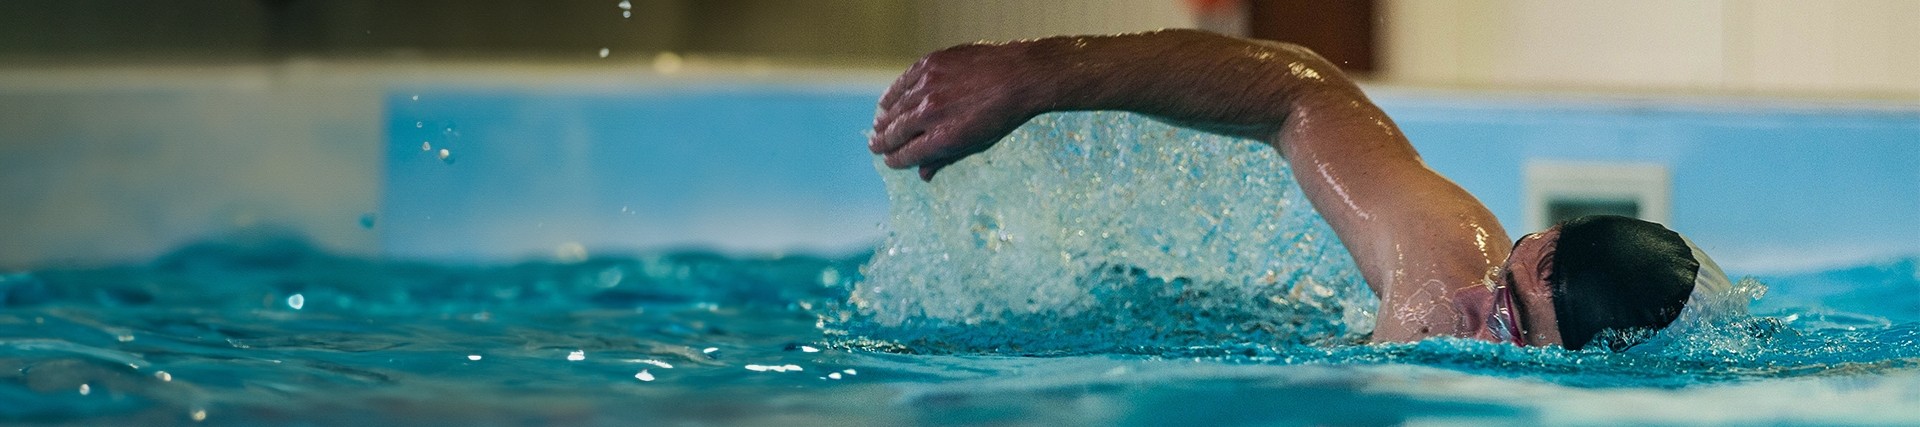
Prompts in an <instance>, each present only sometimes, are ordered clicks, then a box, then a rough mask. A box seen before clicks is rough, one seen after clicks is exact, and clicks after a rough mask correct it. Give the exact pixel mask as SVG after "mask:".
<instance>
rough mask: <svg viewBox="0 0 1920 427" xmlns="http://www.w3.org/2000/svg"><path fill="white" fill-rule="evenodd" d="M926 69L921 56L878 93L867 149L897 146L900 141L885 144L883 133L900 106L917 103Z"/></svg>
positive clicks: (876, 150) (881, 150) (897, 116)
mask: <svg viewBox="0 0 1920 427" xmlns="http://www.w3.org/2000/svg"><path fill="white" fill-rule="evenodd" d="M929 57H931V56H929ZM926 69H927V58H921V59H920V61H919V62H916V63H914V64H913V66H912V67H909V68H907V71H906V72H904V73H900V77H899V78H896V79H894V80H893V85H892V86H890V87H888V88H887V92H886V93H885V94H882V95H880V103H879V104H878V105H877V106H876V107H875V108H874V111H873V136H872V137H870V138H868V140H867V150H868V151H872V152H873V153H874V154H883V153H886V152H887V151H891V150H892V149H893V148H895V147H899V144H898V142H900V141H893V142H894V143H893V144H886V143H885V142H887V141H888V140H887V139H885V138H883V135H886V134H887V128H888V127H890V126H893V125H894V123H895V122H898V121H899V119H900V116H901V115H902V114H903V112H902V111H901V110H902V109H903V108H902V107H911V106H914V105H917V104H919V102H918V98H919V96H918V95H919V94H920V93H921V92H922V91H923V90H924V89H925V86H926V84H925V82H924V80H925V79H923V78H922V77H923V76H924V75H925V74H926ZM903 100H904V101H903Z"/></svg>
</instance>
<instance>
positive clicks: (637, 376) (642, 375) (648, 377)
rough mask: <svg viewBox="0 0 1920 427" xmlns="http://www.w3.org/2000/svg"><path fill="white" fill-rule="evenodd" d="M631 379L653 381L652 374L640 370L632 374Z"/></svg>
mask: <svg viewBox="0 0 1920 427" xmlns="http://www.w3.org/2000/svg"><path fill="white" fill-rule="evenodd" d="M633 378H634V379H638V380H641V381H653V374H652V373H648V372H647V370H645V369H641V370H640V373H638V374H633Z"/></svg>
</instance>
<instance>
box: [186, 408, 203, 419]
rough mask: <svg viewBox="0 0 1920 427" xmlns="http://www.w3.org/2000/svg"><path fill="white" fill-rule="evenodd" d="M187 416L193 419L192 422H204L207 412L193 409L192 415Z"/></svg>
mask: <svg viewBox="0 0 1920 427" xmlns="http://www.w3.org/2000/svg"><path fill="white" fill-rule="evenodd" d="M188 416H190V417H193V420H194V421H206V420H207V410H205V409H195V410H193V413H192V414H189V415H188Z"/></svg>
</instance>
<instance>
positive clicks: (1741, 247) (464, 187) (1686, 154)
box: [379, 83, 1920, 272]
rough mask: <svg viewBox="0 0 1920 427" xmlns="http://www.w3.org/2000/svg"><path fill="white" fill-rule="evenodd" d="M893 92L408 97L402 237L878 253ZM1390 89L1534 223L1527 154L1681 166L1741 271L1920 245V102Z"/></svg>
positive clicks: (545, 245) (1425, 149) (465, 243)
mask: <svg viewBox="0 0 1920 427" xmlns="http://www.w3.org/2000/svg"><path fill="white" fill-rule="evenodd" d="M880 89H881V88H880V87H878V86H857V85H856V86H833V87H822V86H817V85H807V84H773V83H755V84H715V85H712V86H706V87H700V86H694V87H675V88H659V89H645V90H640V89H636V90H628V91H616V92H606V91H593V90H576V91H570V90H540V91H528V90H499V89H471V88H407V89H398V90H393V91H391V92H389V95H388V96H387V99H386V104H387V105H386V106H387V111H388V120H387V123H386V130H387V132H388V140H389V144H388V146H387V149H386V155H387V158H386V164H387V166H386V171H387V173H386V179H385V185H384V193H383V196H382V201H381V208H380V218H381V220H380V221H381V227H380V229H379V233H380V242H381V250H382V252H383V253H386V254H389V255H396V256H404V257H425V258H442V259H495V258H498V259H512V258H516V257H525V256H528V255H530V254H531V255H541V254H547V253H551V252H554V251H559V252H566V251H569V250H576V249H582V248H585V249H591V250H596V251H603V250H615V251H621V250H633V249H641V248H658V247H704V248H712V249H721V250H732V251H741V252H779V251H785V250H803V251H828V252H834V251H857V250H859V249H860V248H862V247H865V246H867V245H870V244H871V243H872V242H875V241H877V240H878V239H879V238H880V233H881V230H880V229H879V228H878V224H879V223H880V222H882V221H883V219H884V217H885V215H886V205H887V201H886V195H885V194H884V192H883V191H882V190H881V185H880V181H879V177H878V176H877V175H876V174H875V173H874V172H873V170H872V167H873V166H872V160H871V157H870V156H869V155H868V154H867V153H866V151H865V149H864V146H863V143H864V141H863V138H864V133H865V131H866V129H867V128H868V127H869V126H870V124H871V120H872V112H873V102H874V99H875V97H876V96H877V94H878V93H879V91H880ZM416 97H417V98H416ZM1377 101H1379V102H1380V103H1381V104H1382V105H1383V107H1384V108H1385V109H1386V110H1387V111H1388V112H1389V114H1391V115H1393V117H1394V118H1395V119H1396V120H1397V121H1398V122H1399V124H1400V126H1401V127H1402V128H1403V129H1404V131H1405V132H1406V133H1407V135H1408V136H1409V137H1410V138H1411V139H1412V140H1413V142H1414V144H1415V145H1416V147H1417V148H1418V149H1419V150H1420V152H1421V154H1422V155H1423V156H1424V157H1425V159H1426V160H1427V162H1428V163H1429V164H1430V165H1431V166H1432V167H1433V168H1434V169H1436V170H1438V171H1440V172H1441V173H1443V174H1445V175H1447V176H1448V177H1451V178H1452V179H1454V180H1455V181H1457V182H1459V183H1460V184H1461V185H1462V186H1464V187H1466V188H1467V190H1468V191H1471V192H1472V193H1473V194H1475V195H1476V196H1478V197H1480V199H1481V200H1482V201H1483V202H1485V203H1486V204H1487V205H1488V207H1489V208H1491V209H1492V210H1493V212H1494V213H1495V214H1496V215H1498V216H1499V217H1500V218H1501V219H1502V220H1503V221H1504V222H1505V225H1506V226H1507V228H1509V230H1510V231H1513V232H1514V234H1516V235H1517V234H1519V233H1521V232H1523V231H1521V229H1522V227H1521V224H1520V219H1521V217H1520V215H1521V203H1522V201H1521V191H1522V183H1521V180H1522V170H1523V168H1524V165H1525V164H1526V163H1527V162H1528V161H1532V160H1555V161H1630V162H1641V163H1655V164H1660V165H1665V166H1667V167H1668V168H1669V170H1670V171H1671V173H1672V182H1673V188H1672V194H1673V205H1672V224H1671V225H1672V226H1673V227H1674V228H1676V229H1678V230H1680V231H1682V232H1683V233H1686V234H1687V235H1689V236H1690V237H1691V238H1692V239H1694V240H1695V241H1697V242H1699V243H1700V244H1701V245H1702V246H1704V247H1706V248H1707V249H1708V250H1709V251H1711V252H1713V253H1714V254H1715V256H1716V257H1717V258H1720V261H1721V262H1722V263H1723V264H1726V265H1727V266H1728V268H1729V269H1730V270H1735V271H1736V272H1739V271H1756V272H1761V271H1764V272H1773V271H1791V270H1800V269H1809V268H1822V267H1831V266H1836V265H1847V264H1852V263H1858V262H1862V261H1872V260H1880V259H1886V258H1892V257H1902V256H1912V255H1914V254H1920V108H1904V109H1903V108H1863V107H1857V106H1845V107H1834V108H1811V107H1805V106H1775V105H1749V104H1741V103H1737V102H1725V103H1718V104H1702V103H1681V102H1678V101H1662V100H1637V101H1595V100H1581V99H1564V100H1556V99H1530V100H1513V99H1497V98H1491V97H1476V96H1472V95H1419V94H1392V93H1388V94H1386V95H1382V96H1378V99H1377ZM423 144H425V145H427V147H423ZM441 149H446V150H448V152H447V154H448V157H446V158H445V159H443V158H441V155H440V152H439V150H441ZM561 255H565V254H561Z"/></svg>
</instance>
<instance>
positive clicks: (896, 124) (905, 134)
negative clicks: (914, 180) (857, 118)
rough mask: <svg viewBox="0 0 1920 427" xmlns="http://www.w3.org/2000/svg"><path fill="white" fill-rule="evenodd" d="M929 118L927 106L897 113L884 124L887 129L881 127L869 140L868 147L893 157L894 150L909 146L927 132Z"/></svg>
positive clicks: (877, 152)
mask: <svg viewBox="0 0 1920 427" xmlns="http://www.w3.org/2000/svg"><path fill="white" fill-rule="evenodd" d="M928 119H929V117H927V114H926V109H925V108H915V109H913V110H911V111H907V112H904V113H897V114H896V115H895V116H893V117H889V118H888V119H887V122H886V123H883V124H882V125H883V126H885V129H881V130H880V131H879V132H878V133H875V134H874V135H873V141H870V142H868V147H867V148H868V149H869V150H871V151H873V153H874V154H882V155H887V156H889V157H891V156H892V154H893V153H894V152H896V151H899V150H900V149H901V148H902V147H905V146H907V145H908V144H909V143H910V142H911V141H913V140H914V138H918V137H920V136H921V135H923V134H925V133H926V132H927V126H928V123H929V120H928ZM896 167H904V166H896Z"/></svg>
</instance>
